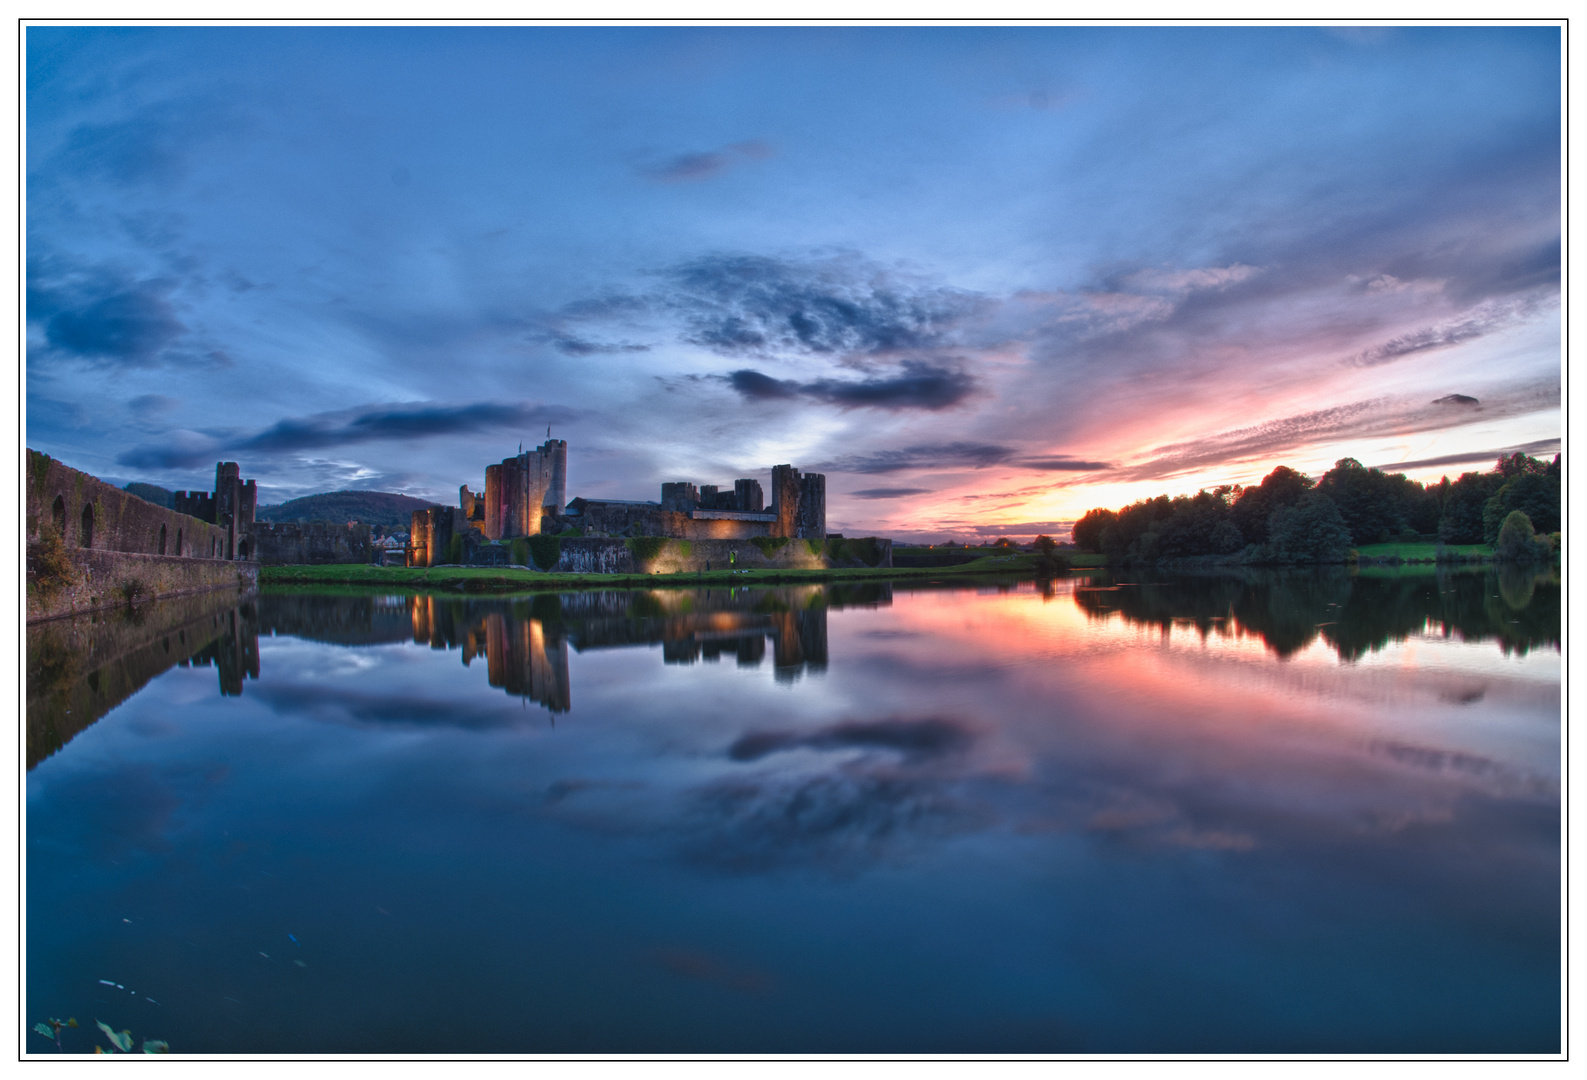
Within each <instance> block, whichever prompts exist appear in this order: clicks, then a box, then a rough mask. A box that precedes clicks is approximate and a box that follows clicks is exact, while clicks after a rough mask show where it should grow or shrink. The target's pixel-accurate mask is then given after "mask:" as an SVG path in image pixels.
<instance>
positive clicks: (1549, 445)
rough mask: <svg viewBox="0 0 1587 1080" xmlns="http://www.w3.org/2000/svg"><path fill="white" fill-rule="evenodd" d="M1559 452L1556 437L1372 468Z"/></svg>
mask: <svg viewBox="0 0 1587 1080" xmlns="http://www.w3.org/2000/svg"><path fill="white" fill-rule="evenodd" d="M1557 453H1559V440H1558V439H1539V440H1538V441H1537V442H1529V443H1523V444H1522V445H1520V446H1507V447H1504V448H1503V449H1499V450H1476V451H1473V452H1471V453H1468V454H1446V455H1444V456H1443V457H1431V458H1420V459H1418V460H1416V461H1395V462H1390V463H1388V464H1385V465H1373V466H1372V468H1374V469H1382V470H1383V471H1384V472H1387V473H1394V472H1404V471H1405V470H1406V469H1436V468H1438V467H1440V466H1442V465H1475V464H1479V463H1482V464H1488V465H1492V464H1493V463H1494V462H1496V461H1498V460H1499V459H1500V458H1503V457H1509V456H1510V455H1511V454H1526V455H1527V456H1528V457H1540V456H1541V457H1547V456H1549V455H1551V454H1557Z"/></svg>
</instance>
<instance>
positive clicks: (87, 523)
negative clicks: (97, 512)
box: [77, 503, 94, 547]
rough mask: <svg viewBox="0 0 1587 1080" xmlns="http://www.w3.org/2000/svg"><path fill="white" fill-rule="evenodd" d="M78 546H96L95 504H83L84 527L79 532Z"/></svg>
mask: <svg viewBox="0 0 1587 1080" xmlns="http://www.w3.org/2000/svg"><path fill="white" fill-rule="evenodd" d="M77 546H78V547H93V546H94V504H93V503H84V504H83V529H82V531H81V532H79V533H78V534H77Z"/></svg>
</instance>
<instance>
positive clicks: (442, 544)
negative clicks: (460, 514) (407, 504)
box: [408, 476, 488, 566]
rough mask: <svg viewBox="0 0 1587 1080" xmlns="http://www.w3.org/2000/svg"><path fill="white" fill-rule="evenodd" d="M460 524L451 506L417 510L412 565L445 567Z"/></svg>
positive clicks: (410, 540)
mask: <svg viewBox="0 0 1587 1080" xmlns="http://www.w3.org/2000/svg"><path fill="white" fill-rule="evenodd" d="M487 480H488V476H487ZM456 521H457V511H456V510H455V509H454V508H453V507H450V506H431V507H427V508H426V509H424V510H415V511H414V512H413V521H412V524H411V525H410V526H409V529H408V565H409V566H441V565H444V564H445V563H446V562H447V560H448V558H449V553H450V550H451V546H452V537H453V536H454V535H455V530H456Z"/></svg>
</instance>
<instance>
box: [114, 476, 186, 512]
mask: <svg viewBox="0 0 1587 1080" xmlns="http://www.w3.org/2000/svg"><path fill="white" fill-rule="evenodd" d="M121 490H123V491H130V492H132V493H133V494H134V495H136V496H137V497H138V498H140V499H142V500H143V501H144V502H152V503H153V504H154V505H155V506H163V507H165V508H166V509H167V510H171V509H173V508H175V506H176V496H175V495H173V494H172V493H171V492H170V491H168V490H167V489H165V488H163V487H161V486H160V485H158V484H145V483H142V482H141V481H137V480H134V481H133V482H132V483H130V484H128V485H127V486H126V487H124V488H122V489H121Z"/></svg>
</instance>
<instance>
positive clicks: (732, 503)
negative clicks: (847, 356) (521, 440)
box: [407, 439, 827, 566]
mask: <svg viewBox="0 0 1587 1080" xmlns="http://www.w3.org/2000/svg"><path fill="white" fill-rule="evenodd" d="M567 469H568V444H567V442H566V441H565V440H562V439H548V440H547V441H546V442H545V443H544V444H542V445H541V446H538V447H536V448H535V449H533V450H525V451H521V452H519V454H518V455H517V456H516V457H510V458H507V459H505V460H503V461H502V462H501V463H500V464H498V465H491V466H489V467H488V468H486V470H485V490H484V492H483V493H479V492H475V491H473V490H471V489H470V488H469V486H468V485H467V484H464V485H463V486H462V487H461V488H459V489H458V505H457V506H456V507H450V506H438V507H431V508H429V509H426V510H417V511H414V514H413V524H412V529H411V533H410V539H409V541H408V545H407V551H408V565H410V566H436V565H441V564H444V563H450V562H462V563H472V562H476V561H486V560H482V559H481V558H478V557H476V554H475V549H477V548H480V547H484V546H486V545H488V544H490V543H492V542H496V541H502V540H513V539H517V538H519V537H530V536H536V535H539V534H541V533H554V534H574V535H578V536H592V537H639V536H659V537H669V538H674V539H679V540H749V539H753V538H755V537H788V538H790V539H804V540H823V539H825V538H826V535H827V498H826V477H825V476H824V475H823V474H821V473H805V474H801V473H800V472H799V470H798V469H795V468H794V467H793V466H792V465H778V466H775V467H774V468H773V469H772V470H771V506H770V507H767V506H766V496H765V492H764V490H763V489H762V487H761V484H760V481H759V480H755V479H749V478H745V479H739V480H735V481H734V482H733V486H732V488H731V489H727V488H722V487H718V486H716V485H711V484H707V485H703V486H699V487H697V486H696V485H695V484H694V483H692V482H689V481H676V482H669V483H664V484H662V485H661V498H660V500H658V501H656V502H642V501H632V500H623V499H586V498H582V497H581V498H576V499H573V500H572V501H571V502H566V503H564V500H565V499H566V497H567ZM492 550H493V549H491V548H489V547H486V550H485V552H484V553H482V554H489V553H490V552H491V551H492ZM488 561H489V562H491V563H495V562H499V561H500V559H499V558H494V557H493V558H491V559H489V560H488Z"/></svg>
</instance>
